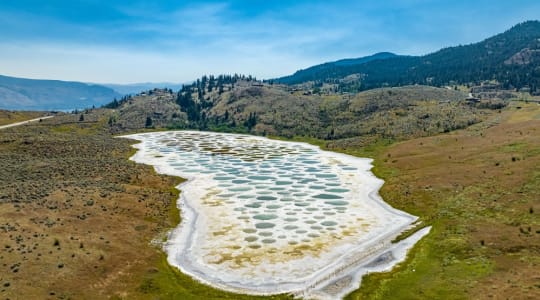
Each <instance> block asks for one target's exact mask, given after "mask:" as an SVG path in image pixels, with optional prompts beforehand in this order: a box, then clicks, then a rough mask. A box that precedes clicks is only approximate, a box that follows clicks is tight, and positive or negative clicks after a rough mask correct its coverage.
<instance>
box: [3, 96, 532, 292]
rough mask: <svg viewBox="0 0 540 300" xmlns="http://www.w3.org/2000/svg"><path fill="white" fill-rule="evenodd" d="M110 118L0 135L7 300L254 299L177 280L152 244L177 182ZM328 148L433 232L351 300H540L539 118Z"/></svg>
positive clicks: (168, 221)
mask: <svg viewBox="0 0 540 300" xmlns="http://www.w3.org/2000/svg"><path fill="white" fill-rule="evenodd" d="M110 113H111V112H110V111H107V110H95V111H91V112H89V113H87V114H85V117H84V121H83V122H79V119H80V117H79V115H64V116H58V117H55V118H53V119H48V120H44V121H43V122H39V123H33V124H31V125H26V126H21V127H14V128H9V129H5V130H1V131H0V173H1V174H2V176H1V177H0V298H1V299H224V298H228V299H251V298H255V297H250V296H243V295H235V294H229V293H224V292H221V291H217V290H215V289H212V288H210V287H207V286H204V285H202V284H199V283H197V282H195V281H193V280H191V279H190V278H189V277H188V276H185V275H183V274H181V273H180V272H178V271H177V270H175V269H173V268H171V267H170V266H168V264H167V263H166V260H165V255H164V254H163V253H162V251H161V250H160V249H159V246H155V245H153V244H152V241H153V240H156V239H157V240H160V239H162V238H163V237H164V236H165V233H166V232H167V230H168V229H169V228H171V227H173V226H175V225H176V224H177V223H178V222H179V221H180V220H179V217H178V211H177V210H176V209H175V201H174V200H175V199H176V198H177V191H176V190H175V189H173V186H175V185H176V184H178V183H179V182H180V179H178V178H171V177H165V176H161V175H158V174H156V173H155V172H154V171H153V170H152V168H150V167H148V166H143V165H137V164H134V163H132V162H131V161H129V160H128V157H129V156H130V155H131V154H132V153H133V149H131V148H130V144H131V143H132V141H129V140H125V139H118V138H114V137H113V136H112V135H111V134H110V132H109V128H108V125H107V122H108V120H109V117H110ZM0 122H6V123H10V122H11V121H10V122H7V121H5V118H4V117H1V115H0ZM310 142H313V143H320V141H317V140H312V141H310ZM325 145H326V146H328V147H329V148H333V149H340V151H344V152H348V153H351V154H354V155H360V156H366V155H369V156H372V157H374V158H375V168H374V172H375V173H376V174H377V175H378V176H379V177H381V178H383V179H385V181H386V183H385V185H384V186H383V188H382V190H381V194H382V196H383V198H384V199H385V200H386V201H387V202H389V203H390V204H391V205H393V206H394V207H396V208H399V209H403V210H405V211H408V212H410V213H413V214H415V215H417V216H420V217H421V219H422V220H423V222H425V223H428V224H431V225H432V226H433V229H432V232H431V233H430V234H429V235H428V236H427V237H426V238H424V239H423V240H422V241H420V242H419V244H418V245H417V246H416V247H415V248H414V249H413V250H412V252H411V253H410V255H409V257H408V259H407V261H406V262H404V263H403V264H401V265H400V266H399V267H398V268H396V269H394V270H393V271H392V272H389V273H381V274H371V275H369V276H367V277H365V278H364V280H363V282H362V288H361V289H360V290H358V291H356V292H354V293H352V294H351V295H349V296H348V297H349V298H350V299H419V298H420V299H538V298H540V284H539V282H540V273H539V272H538V270H539V269H540V268H539V264H540V218H539V213H540V200H539V199H540V106H538V105H537V104H534V103H524V102H513V103H512V104H511V105H510V106H509V107H507V108H505V109H503V110H502V111H501V113H497V112H494V113H493V114H491V115H490V116H489V117H488V119H487V120H486V121H484V122H482V123H479V124H476V125H473V126H471V127H469V128H467V129H464V130H459V131H454V132H450V133H446V134H441V135H436V136H431V137H424V138H418V139H412V140H408V141H405V142H399V143H395V144H390V145H388V144H385V143H378V144H374V145H371V146H370V147H364V148H358V147H355V146H353V145H351V144H350V143H349V142H345V143H344V144H340V142H339V141H332V142H329V143H328V144H325ZM273 298H287V297H286V296H276V297H273Z"/></svg>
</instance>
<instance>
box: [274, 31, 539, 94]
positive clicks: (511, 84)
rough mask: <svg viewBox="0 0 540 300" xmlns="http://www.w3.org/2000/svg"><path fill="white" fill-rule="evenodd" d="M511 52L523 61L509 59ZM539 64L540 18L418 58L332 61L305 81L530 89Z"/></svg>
mask: <svg viewBox="0 0 540 300" xmlns="http://www.w3.org/2000/svg"><path fill="white" fill-rule="evenodd" d="M519 53H521V54H522V55H521V56H519ZM516 55H518V56H519V57H520V58H526V59H514V60H512V59H511V58H512V57H514V56H516ZM515 62H520V63H515ZM524 62H527V63H526V64H525V63H524ZM539 67H540V21H526V22H523V23H519V24H517V25H515V26H513V27H512V28H510V29H509V30H507V31H505V32H503V33H500V34H497V35H494V36H492V37H490V38H487V39H484V40H482V41H480V42H477V43H472V44H468V45H459V46H454V47H446V48H442V49H440V50H438V51H436V52H433V53H430V54H427V55H423V56H397V57H389V58H387V59H382V60H372V61H368V62H365V63H363V64H358V65H350V66H338V65H333V67H332V69H331V70H328V72H326V74H333V76H327V77H324V76H319V77H315V78H310V80H311V81H315V82H318V83H336V82H338V81H339V80H340V79H343V78H345V77H347V76H349V75H352V74H359V75H360V76H358V77H359V78H360V79H359V82H360V84H359V88H358V89H357V90H356V91H360V90H367V89H372V88H378V87H385V86H402V85H411V84H421V85H431V86H443V85H452V84H467V83H471V82H475V83H479V82H481V81H486V80H497V81H498V82H499V83H500V84H502V85H503V87H504V88H506V89H520V88H524V87H527V88H530V89H531V90H533V91H535V90H536V87H537V86H538V85H539V83H540V69H539ZM308 69H309V68H308ZM299 72H300V71H299ZM295 74H296V73H295ZM272 81H273V82H277V83H285V84H299V83H305V82H307V81H308V80H305V78H301V77H300V76H294V74H293V75H290V76H285V77H281V78H277V79H274V80H272ZM357 84H358V83H357Z"/></svg>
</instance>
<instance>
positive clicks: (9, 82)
mask: <svg viewBox="0 0 540 300" xmlns="http://www.w3.org/2000/svg"><path fill="white" fill-rule="evenodd" d="M120 96H122V95H121V94H119V93H117V92H115V91H114V90H113V89H111V88H108V87H105V86H102V85H98V84H90V83H83V82H77V81H62V80H53V79H27V78H19V77H10V76H5V75H0V107H1V108H3V109H12V110H72V109H79V108H87V107H92V106H99V105H102V104H105V103H108V102H110V101H111V100H112V99H114V98H115V97H120Z"/></svg>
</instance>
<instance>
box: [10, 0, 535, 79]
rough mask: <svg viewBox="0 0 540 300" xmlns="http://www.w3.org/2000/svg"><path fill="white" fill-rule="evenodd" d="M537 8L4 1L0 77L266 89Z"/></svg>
mask: <svg viewBox="0 0 540 300" xmlns="http://www.w3.org/2000/svg"><path fill="white" fill-rule="evenodd" d="M539 12H540V1H538V0H513V1H499V0H491V1H487V0H477V1H464V0H454V1H435V0H409V1H407V0H391V1H380V0H379V1H331V0H327V1H304V0H298V1H270V0H267V1H258V0H252V1H242V0H239V1H127V0H109V1H97V0H81V1H76V0H73V1H68V0H66V1H60V0H46V1H44V0H2V1H0V37H1V39H0V74H3V75H10V76H18V77H27V78H47V79H61V80H75V81H86V82H99V83H133V82H188V81H191V80H193V79H195V78H197V77H200V76H201V75H203V74H221V73H228V74H231V73H241V74H251V75H254V76H256V77H257V78H272V77H278V76H282V75H287V74H290V73H292V72H294V71H295V70H297V69H301V68H306V67H308V66H311V65H314V64H319V63H323V62H326V61H332V60H337V59H341V58H351V57H361V56H366V55H370V54H373V53H376V52H381V51H390V52H394V53H397V54H408V55H422V54H427V53H430V52H433V51H436V50H438V49H440V48H442V47H447V46H454V45H459V44H468V43H472V42H477V41H480V40H482V39H485V38H487V37H490V36H492V35H494V34H497V33H500V32H503V31H505V30H507V29H509V28H510V27H512V26H513V25H515V24H517V23H519V22H523V21H526V20H534V19H538V18H539Z"/></svg>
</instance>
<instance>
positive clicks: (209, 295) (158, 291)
mask: <svg viewBox="0 0 540 300" xmlns="http://www.w3.org/2000/svg"><path fill="white" fill-rule="evenodd" d="M156 266H157V268H156V269H153V270H152V271H150V272H148V273H147V274H146V275H145V276H144V278H143V280H142V282H141V284H140V286H139V288H138V291H139V292H140V293H141V296H140V298H141V299H194V300H195V299H197V300H198V299H208V300H211V299H215V300H217V299H238V300H242V299H293V297H292V296H289V295H276V296H268V297H265V296H250V295H240V294H235V293H228V292H224V291H221V290H218V289H215V288H212V287H210V286H207V285H204V284H202V283H200V282H198V281H196V280H194V279H193V278H191V277H190V276H188V275H185V274H183V273H181V272H180V271H179V270H178V269H176V268H175V267H172V266H171V265H169V263H168V262H167V257H166V255H165V254H164V253H163V254H161V255H160V259H159V261H156Z"/></svg>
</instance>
